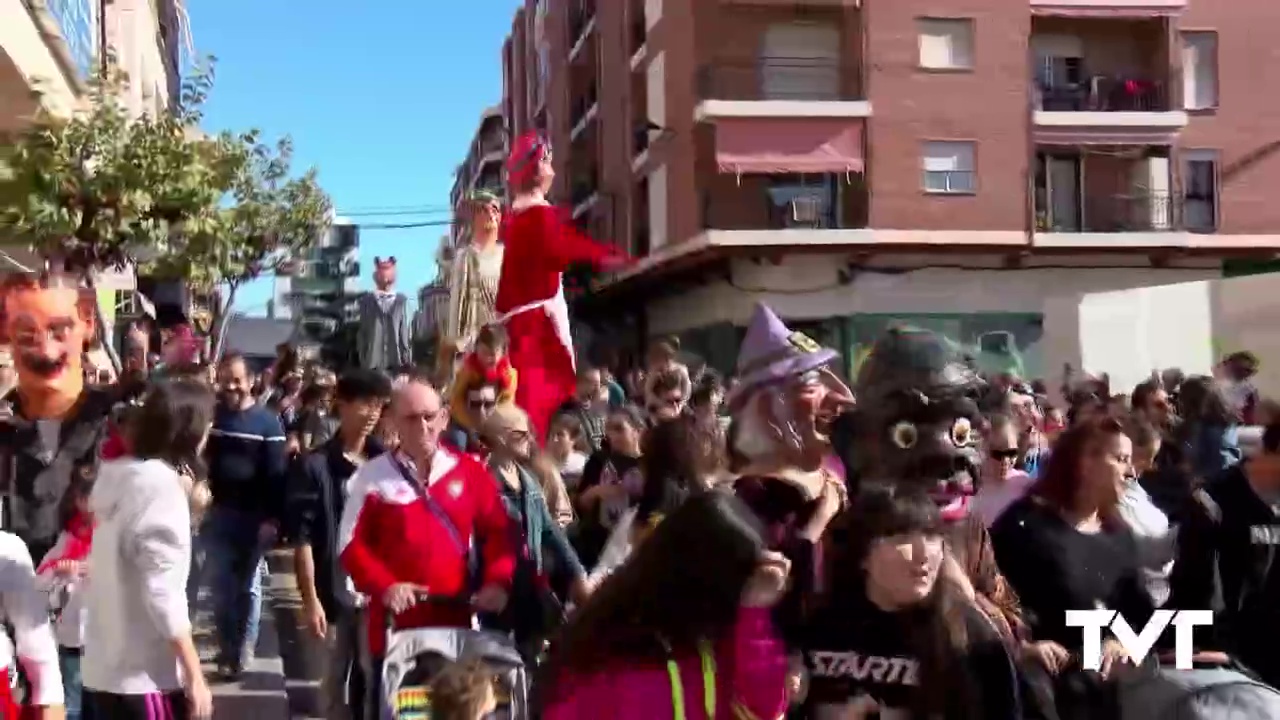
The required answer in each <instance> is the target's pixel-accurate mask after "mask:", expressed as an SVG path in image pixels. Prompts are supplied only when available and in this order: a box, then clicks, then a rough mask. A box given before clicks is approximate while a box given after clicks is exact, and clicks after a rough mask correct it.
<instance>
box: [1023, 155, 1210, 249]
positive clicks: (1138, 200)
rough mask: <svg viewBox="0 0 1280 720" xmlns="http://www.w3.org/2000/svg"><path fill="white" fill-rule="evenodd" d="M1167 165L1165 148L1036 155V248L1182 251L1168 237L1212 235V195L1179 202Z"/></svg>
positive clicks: (1180, 197) (1168, 161)
mask: <svg viewBox="0 0 1280 720" xmlns="http://www.w3.org/2000/svg"><path fill="white" fill-rule="evenodd" d="M1135 150H1136V151H1138V152H1137V153H1134V151H1135ZM1126 151H1127V152H1126ZM1170 163H1171V161H1170V158H1169V156H1168V153H1167V151H1166V150H1165V149H1164V148H1146V149H1142V148H1119V147H1117V148H1113V149H1112V150H1111V151H1109V152H1106V153H1090V154H1078V155H1070V154H1066V153H1064V152H1061V151H1051V152H1042V153H1039V154H1038V155H1037V158H1036V171H1035V183H1034V188H1035V192H1034V195H1035V212H1036V233H1037V236H1036V242H1037V244H1041V245H1063V246H1082V245H1093V244H1096V245H1101V246H1108V247H1115V246H1117V245H1121V246H1123V245H1134V246H1139V247H1141V246H1168V245H1179V244H1181V242H1180V241H1179V240H1177V239H1176V238H1175V237H1173V235H1171V234H1178V233H1190V232H1213V230H1214V228H1215V226H1216V218H1217V207H1216V196H1215V194H1214V193H1213V192H1212V191H1209V192H1207V193H1199V194H1195V195H1192V194H1188V195H1187V196H1186V197H1184V196H1183V195H1182V193H1180V192H1178V191H1177V190H1176V188H1175V186H1174V178H1173V176H1172V173H1171V171H1170ZM1153 233H1154V234H1155V235H1152V234H1153ZM1089 234H1096V235H1100V236H1102V237H1093V238H1090V237H1087V236H1088V235H1089ZM1125 235H1129V236H1128V237H1125Z"/></svg>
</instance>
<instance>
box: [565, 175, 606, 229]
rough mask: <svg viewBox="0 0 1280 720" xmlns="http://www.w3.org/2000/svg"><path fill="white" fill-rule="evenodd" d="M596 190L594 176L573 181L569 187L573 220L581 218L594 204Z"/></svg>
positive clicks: (597, 188)
mask: <svg viewBox="0 0 1280 720" xmlns="http://www.w3.org/2000/svg"><path fill="white" fill-rule="evenodd" d="M598 190H599V187H598V185H597V183H596V179H595V175H594V174H592V175H590V176H586V177H580V178H577V179H575V180H574V181H573V184H572V185H570V187H569V203H570V205H571V206H572V207H573V217H574V218H575V219H577V218H580V217H582V216H583V215H584V214H586V212H587V211H588V210H590V209H591V206H592V205H594V204H595V202H596V198H597V197H598Z"/></svg>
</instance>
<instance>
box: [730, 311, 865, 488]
mask: <svg viewBox="0 0 1280 720" xmlns="http://www.w3.org/2000/svg"><path fill="white" fill-rule="evenodd" d="M838 356H839V354H838V353H837V352H836V351H834V350H831V349H829V348H824V347H822V346H821V345H819V344H818V343H817V342H816V341H814V340H813V339H812V338H810V337H809V336H807V335H805V334H804V333H800V332H793V331H792V330H791V329H790V328H788V327H787V326H786V325H785V324H784V323H783V322H782V320H781V319H779V318H778V316H777V314H775V313H774V312H773V310H771V309H769V307H768V306H766V305H764V304H763V303H760V304H757V305H756V309H755V313H754V314H753V315H752V318H751V324H750V325H749V326H748V328H747V334H746V337H745V338H744V339H743V342H742V349H741V350H740V351H739V355H738V366H737V370H736V376H737V381H738V382H737V385H735V386H734V388H733V390H732V391H731V392H730V393H729V396H728V397H727V398H726V403H727V404H728V406H729V410H730V412H731V413H732V414H733V416H734V422H735V424H736V426H737V427H736V428H735V433H734V434H735V442H734V449H735V451H737V453H738V454H739V455H741V456H742V457H744V458H745V459H746V460H747V461H748V463H749V466H755V467H757V468H759V467H761V466H771V467H772V468H773V469H774V470H777V469H778V468H779V467H780V466H790V467H792V468H794V469H797V470H802V471H804V470H809V471H812V470H818V469H820V460H821V458H822V456H823V455H824V454H825V453H826V450H827V448H828V438H827V430H828V427H829V424H830V422H831V420H832V419H833V418H834V417H836V416H837V415H839V414H840V413H841V412H843V411H844V410H846V409H847V408H848V407H850V406H851V405H852V404H853V394H852V393H851V392H850V390H849V388H848V386H847V385H845V383H844V382H843V381H842V380H840V378H839V377H837V376H836V374H835V373H834V372H833V371H832V370H831V363H832V361H834V360H835V359H836V358H837V357H838ZM775 474H776V473H775ZM782 479H784V480H787V481H789V482H791V483H792V484H793V485H796V486H797V488H798V489H800V490H802V491H803V492H804V493H805V495H807V496H809V497H810V499H813V498H816V497H817V494H818V493H820V492H821V489H822V488H821V484H820V483H821V478H820V477H819V476H818V475H811V474H809V473H804V472H799V473H788V474H787V475H786V477H783V478H782Z"/></svg>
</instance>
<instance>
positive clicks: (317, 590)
mask: <svg viewBox="0 0 1280 720" xmlns="http://www.w3.org/2000/svg"><path fill="white" fill-rule="evenodd" d="M390 397H391V381H390V380H389V379H388V378H387V376H386V375H384V374H383V373H381V372H378V371H376V370H355V371H353V372H351V373H348V374H347V375H344V376H343V377H342V378H341V379H340V380H339V381H338V385H337V390H336V401H337V416H338V431H337V434H336V435H335V436H334V437H333V438H332V439H330V440H329V441H328V442H326V443H324V444H323V445H321V446H319V447H317V448H316V449H315V450H312V451H310V452H308V453H306V454H304V455H302V456H301V457H300V458H299V459H298V460H297V462H296V463H295V464H294V466H293V469H292V471H291V472H290V480H289V496H288V513H287V515H288V518H289V533H290V537H291V538H292V540H293V543H294V563H295V567H296V570H297V575H298V589H299V591H300V592H301V594H302V601H303V607H304V609H305V613H306V620H307V627H308V628H309V629H310V630H311V632H312V633H314V634H315V635H316V637H318V638H322V639H324V641H325V643H326V646H327V650H328V653H329V657H328V663H327V666H326V671H325V677H324V680H323V683H322V688H321V689H322V697H323V702H324V704H325V709H324V715H325V717H326V718H328V720H339V719H340V720H349V719H350V718H353V717H355V718H358V717H360V711H361V698H362V697H363V695H364V682H363V679H364V678H363V672H362V665H363V663H362V662H361V658H362V657H363V656H364V654H363V653H362V652H361V647H362V636H363V632H364V627H365V624H364V621H363V619H362V617H361V616H362V613H361V607H362V605H363V603H362V602H361V599H360V598H359V597H357V596H356V594H355V592H354V590H353V589H352V588H351V586H350V583H349V582H348V580H347V577H346V575H345V574H344V573H343V572H342V570H341V568H340V567H339V564H338V550H337V548H338V523H339V521H340V520H341V518H342V510H343V506H344V505H345V504H346V499H347V493H346V484H347V481H348V480H349V479H350V478H351V476H352V475H354V474H355V472H356V470H357V469H358V468H359V467H360V466H361V465H363V464H364V463H365V462H368V461H369V460H371V459H372V458H374V457H376V456H378V455H380V454H381V453H382V452H383V448H382V446H381V445H379V443H378V442H377V440H375V439H373V438H371V437H370V436H369V435H370V433H371V432H372V431H373V429H374V427H375V426H376V425H377V423H378V418H379V416H380V415H381V414H382V408H383V406H384V405H386V403H387V401H388V400H389V399H390Z"/></svg>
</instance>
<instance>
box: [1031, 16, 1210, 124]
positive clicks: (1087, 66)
mask: <svg viewBox="0 0 1280 720" xmlns="http://www.w3.org/2000/svg"><path fill="white" fill-rule="evenodd" d="M1032 30H1033V32H1032V35H1031V50H1032V54H1033V56H1034V57H1035V62H1034V65H1033V67H1034V68H1035V71H1034V75H1033V77H1032V81H1031V88H1030V92H1031V95H1032V103H1033V105H1032V107H1033V109H1034V124H1035V134H1036V141H1037V142H1040V143H1042V144H1044V143H1048V142H1054V141H1056V142H1057V144H1065V145H1070V144H1087V145H1110V144H1160V145H1169V144H1172V142H1173V140H1174V139H1175V138H1176V136H1177V133H1178V132H1179V131H1180V130H1181V129H1182V128H1183V127H1185V126H1186V124H1187V114H1186V113H1185V112H1183V111H1182V110H1181V109H1180V108H1178V107H1177V102H1176V98H1175V96H1174V94H1173V76H1172V74H1171V73H1170V71H1169V69H1168V68H1169V67H1170V66H1171V65H1172V58H1171V52H1172V51H1171V49H1170V45H1169V40H1168V37H1167V33H1166V30H1165V25H1164V23H1163V21H1162V20H1159V19H1148V20H1134V19H1114V18H1107V19H1092V20H1090V19H1072V18H1056V17H1036V18H1033V19H1032Z"/></svg>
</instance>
